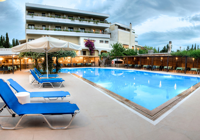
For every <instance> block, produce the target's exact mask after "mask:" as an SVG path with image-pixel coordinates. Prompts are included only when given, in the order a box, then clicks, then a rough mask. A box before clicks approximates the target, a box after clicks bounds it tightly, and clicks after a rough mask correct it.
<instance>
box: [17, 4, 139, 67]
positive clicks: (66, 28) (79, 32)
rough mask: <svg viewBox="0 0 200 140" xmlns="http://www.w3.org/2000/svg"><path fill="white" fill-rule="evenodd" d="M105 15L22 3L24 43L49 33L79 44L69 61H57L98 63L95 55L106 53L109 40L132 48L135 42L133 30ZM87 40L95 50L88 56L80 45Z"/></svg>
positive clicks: (109, 45) (108, 48) (109, 47)
mask: <svg viewBox="0 0 200 140" xmlns="http://www.w3.org/2000/svg"><path fill="white" fill-rule="evenodd" d="M107 18H109V15H107V14H102V13H95V12H89V11H82V10H76V9H69V8H63V7H55V6H48V5H40V4H31V3H26V5H25V28H26V29H25V34H26V39H25V40H20V43H24V42H28V41H31V40H34V39H37V38H40V37H43V36H51V37H54V38H58V39H61V40H65V41H68V42H72V43H75V44H77V45H81V46H82V50H81V51H77V57H76V58H75V59H73V60H64V59H62V60H60V63H90V62H95V65H97V64H98V55H99V54H101V53H102V52H109V51H110V50H111V49H112V47H111V44H112V43H116V42H119V43H122V44H123V46H124V47H125V48H133V49H134V48H135V47H136V45H137V42H136V41H135V38H136V37H137V35H135V31H134V30H133V29H132V25H131V24H130V27H128V26H125V25H122V24H119V23H114V24H111V23H109V22H108V21H107ZM87 39H90V40H92V41H94V44H95V52H94V53H93V55H92V56H91V55H89V50H88V48H86V47H85V46H84V43H85V41H86V40H87Z"/></svg>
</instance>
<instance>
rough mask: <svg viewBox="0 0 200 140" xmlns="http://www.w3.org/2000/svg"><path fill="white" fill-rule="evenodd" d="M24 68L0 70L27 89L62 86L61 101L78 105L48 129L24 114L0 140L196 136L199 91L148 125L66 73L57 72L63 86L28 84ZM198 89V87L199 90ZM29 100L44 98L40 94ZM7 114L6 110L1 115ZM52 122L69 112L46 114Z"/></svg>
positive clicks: (181, 139)
mask: <svg viewBox="0 0 200 140" xmlns="http://www.w3.org/2000/svg"><path fill="white" fill-rule="evenodd" d="M28 76H29V73H28V72H27V71H22V72H16V73H15V74H14V75H13V74H4V75H3V74H1V75H0V77H1V78H3V79H5V80H6V79H8V78H13V79H14V80H16V81H17V82H18V83H20V84H21V85H22V86H23V87H25V89H26V90H28V91H48V90H53V91H56V90H66V91H69V92H70V93H71V97H67V98H65V99H64V101H70V102H72V103H76V104H77V105H78V106H79V108H80V111H81V112H80V113H79V114H77V116H76V117H75V119H74V121H73V122H72V124H71V126H70V127H69V129H67V130H51V129H49V127H48V125H47V124H46V123H45V121H44V119H43V118H42V117H26V118H25V119H24V120H23V121H22V122H21V123H20V125H19V128H18V130H8V131H6V130H1V129H0V140H11V139H15V140H18V139H19V140H23V139H24V140H29V139H30V140H44V139H48V140H51V139H52V140H53V139H54V140H55V139H66V140H80V139H81V140H82V139H83V140H120V139H123V140H125V139H128V140H133V139H134V140H188V139H191V140H199V139H200V133H199V132H200V121H199V120H200V108H199V100H200V94H193V95H192V96H191V97H190V98H189V99H188V100H186V101H185V102H184V103H182V104H181V105H180V106H179V107H178V108H177V109H175V110H174V111H173V112H171V113H170V114H169V115H168V116H167V117H165V118H164V119H163V120H162V121H161V122H160V123H158V124H157V125H152V124H151V123H149V122H148V121H146V120H144V119H143V118H141V117H140V116H138V115H136V114H135V113H133V112H131V111H130V110H128V109H127V108H125V107H124V106H122V105H120V104H119V103H117V102H115V101H114V100H112V99H110V98H109V97H107V96H106V95H104V94H103V93H101V92H100V91H98V90H96V89H95V88H93V87H91V86H90V85H88V84H87V83H85V82H83V81H81V80H80V79H77V78H76V77H74V76H72V75H70V74H60V76H61V77H62V78H64V79H65V80H66V81H65V82H64V85H65V87H63V88H60V89H58V88H56V89H53V88H41V89H37V88H32V87H31V86H30V84H29V83H28ZM199 91H200V90H199ZM31 101H32V102H45V101H44V99H43V98H35V99H31ZM5 114H8V113H7V112H6V111H4V112H2V113H1V115H5ZM47 119H48V120H49V121H50V123H52V125H53V126H63V125H65V124H67V123H68V122H69V120H70V119H71V116H67V115H66V116H47ZM18 120H19V118H0V124H2V125H5V126H13V125H15V124H16V122H17V121H18Z"/></svg>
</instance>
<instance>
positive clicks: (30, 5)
mask: <svg viewBox="0 0 200 140" xmlns="http://www.w3.org/2000/svg"><path fill="white" fill-rule="evenodd" d="M26 9H27V10H50V11H51V12H62V13H71V14H74V15H80V16H81V15H83V16H92V17H99V18H108V17H109V15H108V14H103V13H96V12H90V11H83V10H78V9H71V8H64V7H56V6H49V5H41V4H33V3H26Z"/></svg>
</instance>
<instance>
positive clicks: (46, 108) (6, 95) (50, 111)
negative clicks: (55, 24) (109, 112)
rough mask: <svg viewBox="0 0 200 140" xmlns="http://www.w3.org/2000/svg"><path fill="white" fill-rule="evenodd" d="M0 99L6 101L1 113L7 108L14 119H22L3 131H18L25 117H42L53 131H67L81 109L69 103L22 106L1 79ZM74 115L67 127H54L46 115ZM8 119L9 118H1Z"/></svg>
mask: <svg viewBox="0 0 200 140" xmlns="http://www.w3.org/2000/svg"><path fill="white" fill-rule="evenodd" d="M0 89H1V90H0V97H1V98H2V100H3V101H4V103H5V105H4V106H3V107H2V108H1V109H0V112H1V111H3V109H4V108H7V110H8V112H9V113H10V114H11V115H12V117H17V116H20V117H21V118H20V119H19V121H18V122H17V124H16V125H15V126H14V127H3V126H2V125H0V127H1V128H2V129H16V127H17V126H18V125H19V123H20V121H21V120H22V119H23V118H24V117H25V116H42V117H43V118H44V120H45V121H46V122H47V124H48V125H49V127H50V128H51V129H67V128H68V127H69V126H70V124H71V122H72V121H73V119H74V117H75V116H76V114H77V113H78V112H79V108H78V106H77V105H76V104H71V103H69V102H59V103H26V104H23V105H22V104H20V103H19V101H18V99H17V97H16V96H15V94H14V93H13V92H12V90H11V89H10V87H9V86H8V84H7V83H6V82H4V81H3V80H2V79H0ZM65 114H70V115H72V119H71V121H70V122H69V124H68V125H67V126H65V127H53V126H52V125H51V124H50V123H49V121H48V120H47V119H46V117H45V115H65ZM1 117H7V116H1Z"/></svg>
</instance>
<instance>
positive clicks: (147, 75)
mask: <svg viewBox="0 0 200 140" xmlns="http://www.w3.org/2000/svg"><path fill="white" fill-rule="evenodd" d="M61 72H62V73H75V74H77V75H79V76H82V77H83V78H85V79H87V80H90V81H92V82H94V83H96V84H98V85H101V86H102V87H104V88H106V89H108V90H110V91H112V92H114V93H116V94H118V95H120V96H122V97H124V98H126V99H128V100H131V101H132V102H134V103H136V104H139V105H141V106H143V107H145V108H147V109H149V110H153V109H155V108H156V107H158V106H160V105H161V104H163V103H165V102H166V101H168V100H170V99H171V98H173V97H175V96H177V95H178V94H180V93H181V92H183V91H185V90H186V89H188V88H190V87H191V86H193V85H195V84H197V83H198V82H199V78H197V77H189V76H177V75H170V74H160V73H151V72H142V71H136V70H120V69H103V68H69V69H61Z"/></svg>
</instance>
